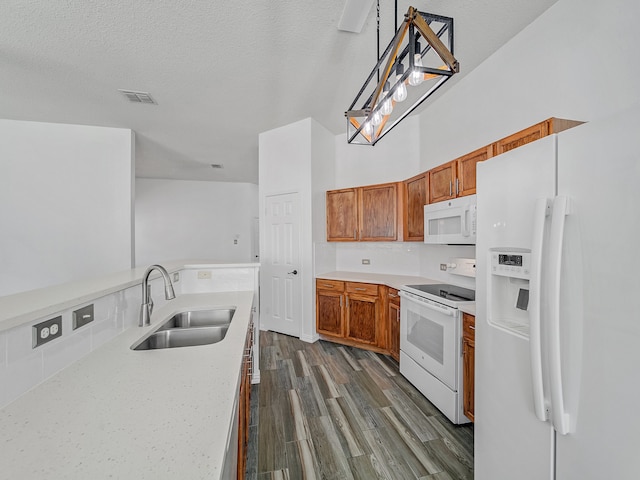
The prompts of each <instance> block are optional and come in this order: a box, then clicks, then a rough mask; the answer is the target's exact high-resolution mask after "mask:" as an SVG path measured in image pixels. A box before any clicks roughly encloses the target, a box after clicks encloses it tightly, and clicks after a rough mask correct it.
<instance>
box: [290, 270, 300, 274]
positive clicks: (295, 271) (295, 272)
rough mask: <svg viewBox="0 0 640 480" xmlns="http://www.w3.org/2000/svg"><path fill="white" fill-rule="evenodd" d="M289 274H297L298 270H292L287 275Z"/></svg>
mask: <svg viewBox="0 0 640 480" xmlns="http://www.w3.org/2000/svg"><path fill="white" fill-rule="evenodd" d="M291 274H293V275H297V274H298V270H294V271H293V272H289V275H291Z"/></svg>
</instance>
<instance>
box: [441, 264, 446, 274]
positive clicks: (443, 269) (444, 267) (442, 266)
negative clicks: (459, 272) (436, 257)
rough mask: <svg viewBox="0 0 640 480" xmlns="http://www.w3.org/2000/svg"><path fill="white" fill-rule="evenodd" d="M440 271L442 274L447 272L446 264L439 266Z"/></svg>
mask: <svg viewBox="0 0 640 480" xmlns="http://www.w3.org/2000/svg"><path fill="white" fill-rule="evenodd" d="M440 270H442V271H443V272H446V271H447V264H446V263H441V264H440Z"/></svg>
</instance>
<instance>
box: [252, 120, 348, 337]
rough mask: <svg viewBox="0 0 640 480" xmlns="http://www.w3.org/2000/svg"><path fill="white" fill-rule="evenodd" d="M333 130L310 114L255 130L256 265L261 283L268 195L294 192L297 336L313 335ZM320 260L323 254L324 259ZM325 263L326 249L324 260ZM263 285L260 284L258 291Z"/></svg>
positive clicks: (265, 309) (264, 300) (264, 299)
mask: <svg viewBox="0 0 640 480" xmlns="http://www.w3.org/2000/svg"><path fill="white" fill-rule="evenodd" d="M333 142H334V136H333V135H331V134H330V133H329V132H328V131H327V130H326V129H325V128H324V127H323V126H322V125H320V124H319V123H318V122H316V121H315V120H313V119H311V118H307V119H304V120H301V121H299V122H296V123H292V124H290V125H286V126H284V127H280V128H277V129H274V130H270V131H268V132H264V133H261V134H260V141H259V149H260V164H259V179H260V180H259V182H260V212H261V217H260V218H261V222H260V230H261V233H260V235H261V238H260V257H261V262H262V263H263V265H264V267H263V268H261V270H260V278H261V283H262V284H263V285H264V284H265V282H267V281H270V280H269V279H268V274H269V268H268V263H269V258H268V251H269V248H268V245H267V243H266V242H267V239H266V238H265V224H264V222H263V220H262V219H263V216H262V212H264V209H265V199H266V197H267V196H270V195H277V194H282V193H292V192H299V195H300V203H301V205H300V208H301V212H302V214H301V222H300V268H299V272H300V273H299V275H300V281H301V282H302V285H301V288H302V319H301V330H300V338H301V339H303V340H306V341H313V340H314V339H315V338H317V334H316V333H315V295H314V288H315V280H314V242H318V241H324V239H325V237H324V224H325V223H326V221H325V218H326V217H325V211H324V210H325V197H324V193H325V191H326V190H327V189H329V188H332V187H331V184H332V183H333V181H334V166H335V163H334V143H333ZM325 260H326V259H325ZM326 261H327V262H328V263H331V262H332V260H331V255H329V259H328V260H326ZM264 291H265V290H264V289H263V290H262V292H264ZM260 306H261V312H262V316H261V327H263V328H270V326H269V322H268V318H269V313H270V309H271V299H270V298H268V295H262V296H261V300H260Z"/></svg>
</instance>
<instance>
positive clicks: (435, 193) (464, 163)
mask: <svg viewBox="0 0 640 480" xmlns="http://www.w3.org/2000/svg"><path fill="white" fill-rule="evenodd" d="M492 156H493V144H491V145H487V146H486V147H482V148H479V149H478V150H475V151H473V152H471V153H467V154H466V155H463V156H462V157H460V158H457V159H455V160H451V161H450V162H447V163H445V164H443V165H440V166H438V167H436V168H433V169H431V170H429V186H430V188H429V203H436V202H442V201H444V200H450V199H452V198H456V197H463V196H465V195H472V194H474V193H476V164H477V163H478V162H482V161H484V160H487V159H488V158H491V157H492Z"/></svg>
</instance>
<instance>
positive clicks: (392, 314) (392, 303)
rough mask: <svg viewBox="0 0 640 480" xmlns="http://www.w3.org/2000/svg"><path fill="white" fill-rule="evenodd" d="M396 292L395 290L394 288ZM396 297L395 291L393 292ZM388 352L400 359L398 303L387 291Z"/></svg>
mask: <svg viewBox="0 0 640 480" xmlns="http://www.w3.org/2000/svg"><path fill="white" fill-rule="evenodd" d="M396 292H397V290H396ZM395 297H397V293H396V294H395ZM388 315H389V354H390V355H391V357H393V358H394V359H395V360H396V361H397V362H399V361H400V303H399V302H398V299H397V298H394V294H393V293H392V292H391V291H390V293H389V313H388Z"/></svg>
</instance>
